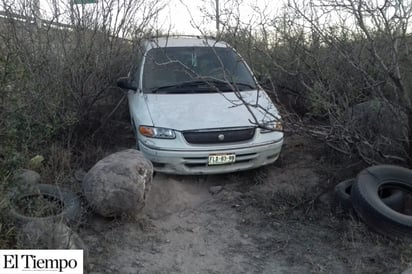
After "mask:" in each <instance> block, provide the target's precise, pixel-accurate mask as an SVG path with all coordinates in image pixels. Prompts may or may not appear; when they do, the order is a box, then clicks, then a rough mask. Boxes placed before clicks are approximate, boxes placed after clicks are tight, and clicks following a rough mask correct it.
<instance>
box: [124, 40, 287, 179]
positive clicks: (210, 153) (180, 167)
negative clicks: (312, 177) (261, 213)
mask: <svg viewBox="0 0 412 274" xmlns="http://www.w3.org/2000/svg"><path fill="white" fill-rule="evenodd" d="M140 52H141V54H140V56H138V58H137V59H138V60H139V61H138V62H137V65H136V66H135V69H133V70H132V71H131V72H130V73H129V76H128V77H122V78H120V79H119V80H118V82H117V84H118V86H119V87H121V88H122V89H124V90H126V91H127V96H128V102H129V111H130V118H131V125H132V128H133V131H134V134H135V136H136V148H137V149H138V150H140V151H141V152H142V153H143V154H144V156H145V157H146V158H147V159H149V160H150V161H151V162H152V163H153V166H154V169H155V171H158V172H163V173H172V174H217V173H228V172H236V171H240V170H246V169H253V168H257V167H260V166H264V165H268V164H271V163H273V162H275V161H276V160H277V159H278V157H279V155H280V152H281V148H282V144H283V130H282V122H281V117H280V115H279V112H278V110H277V108H276V107H275V105H274V104H273V102H272V101H271V99H270V98H269V96H268V94H267V93H266V92H265V91H264V90H263V89H262V87H260V85H259V83H258V82H257V81H256V78H255V77H254V75H253V73H252V71H251V69H250V68H249V66H248V65H247V64H246V62H245V60H244V59H243V58H242V57H241V56H240V55H239V54H238V53H237V51H236V50H235V49H234V48H232V47H231V46H230V45H228V44H227V43H225V42H222V41H218V40H215V39H213V38H208V37H191V36H190V37H188V36H184V37H183V36H169V37H155V38H151V39H147V40H145V41H144V42H143V43H142V45H141V50H140Z"/></svg>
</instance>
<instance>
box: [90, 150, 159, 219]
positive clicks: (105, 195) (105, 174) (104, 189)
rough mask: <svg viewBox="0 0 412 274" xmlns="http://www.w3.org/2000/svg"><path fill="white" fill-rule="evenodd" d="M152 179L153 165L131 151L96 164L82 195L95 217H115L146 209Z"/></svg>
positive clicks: (135, 151) (113, 155)
mask: <svg viewBox="0 0 412 274" xmlns="http://www.w3.org/2000/svg"><path fill="white" fill-rule="evenodd" d="M152 178H153V166H152V163H151V162H150V161H149V160H147V159H146V158H144V156H143V154H142V153H141V152H139V151H137V150H134V149H128V150H124V151H121V152H117V153H114V154H111V155H109V156H107V157H106V158H104V159H102V160H100V161H99V162H97V164H96V165H95V166H93V167H92V168H91V169H90V171H89V172H88V173H87V174H86V176H85V177H84V179H83V192H84V195H85V197H86V199H87V201H88V202H89V204H90V206H91V207H92V209H93V210H94V211H95V212H96V213H98V214H100V215H102V216H104V217H115V216H119V215H121V214H122V213H128V212H134V211H140V210H141V209H142V208H143V207H144V205H145V200H146V197H147V196H148V192H149V191H150V187H151V182H152Z"/></svg>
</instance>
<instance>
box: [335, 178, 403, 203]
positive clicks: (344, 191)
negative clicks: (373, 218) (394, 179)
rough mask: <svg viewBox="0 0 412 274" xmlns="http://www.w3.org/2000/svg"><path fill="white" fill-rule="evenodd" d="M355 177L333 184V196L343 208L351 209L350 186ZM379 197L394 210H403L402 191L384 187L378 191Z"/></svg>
mask: <svg viewBox="0 0 412 274" xmlns="http://www.w3.org/2000/svg"><path fill="white" fill-rule="evenodd" d="M355 181H356V180H355V179H354V178H353V179H348V180H345V181H342V182H340V183H339V184H337V185H336V186H335V196H336V200H337V202H338V204H339V205H340V206H341V207H342V208H343V209H344V210H347V211H349V210H351V209H353V206H352V199H351V191H352V186H353V184H354V183H355ZM378 195H379V197H380V199H382V201H383V202H384V203H385V204H386V205H387V206H389V207H390V208H392V209H393V210H396V211H401V210H403V207H404V202H405V195H404V194H403V192H402V191H400V190H398V189H393V188H386V189H383V190H382V191H379V193H378Z"/></svg>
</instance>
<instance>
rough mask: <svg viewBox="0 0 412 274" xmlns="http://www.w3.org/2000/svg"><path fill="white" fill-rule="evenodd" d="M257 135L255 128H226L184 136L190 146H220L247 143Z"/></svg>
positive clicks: (188, 133)
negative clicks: (221, 144)
mask: <svg viewBox="0 0 412 274" xmlns="http://www.w3.org/2000/svg"><path fill="white" fill-rule="evenodd" d="M254 135H255V128H254V127H248V128H234V129H233V128H232V129H231V128H224V129H211V130H195V131H184V132H183V136H184V137H185V139H186V141H187V142H188V143H190V144H220V143H233V142H241V141H247V140H250V139H252V138H253V136H254Z"/></svg>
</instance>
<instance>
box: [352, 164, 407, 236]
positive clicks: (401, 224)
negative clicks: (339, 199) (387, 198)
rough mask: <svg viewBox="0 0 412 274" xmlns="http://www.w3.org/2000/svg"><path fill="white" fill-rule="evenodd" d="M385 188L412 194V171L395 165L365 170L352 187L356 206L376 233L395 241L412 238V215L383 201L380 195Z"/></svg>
mask: <svg viewBox="0 0 412 274" xmlns="http://www.w3.org/2000/svg"><path fill="white" fill-rule="evenodd" d="M385 188H390V189H399V190H401V191H403V192H405V191H406V192H409V193H412V171H411V170H409V169H406V168H402V167H397V166H391V165H378V166H372V167H369V168H367V169H365V170H363V171H362V172H360V173H359V175H358V176H357V178H356V183H355V184H354V185H353V186H352V191H351V198H352V204H353V207H354V208H355V210H356V212H357V213H358V215H359V216H360V217H361V218H362V220H363V221H364V222H365V223H366V224H367V225H369V226H370V227H371V228H372V229H374V230H375V231H377V232H379V233H381V234H383V235H386V236H389V237H393V238H401V237H403V236H411V235H412V216H409V215H405V214H402V213H401V212H398V211H395V210H393V209H392V208H390V207H389V206H387V205H386V204H385V203H384V202H383V201H382V199H381V198H380V196H379V193H380V191H381V190H382V189H385Z"/></svg>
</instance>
